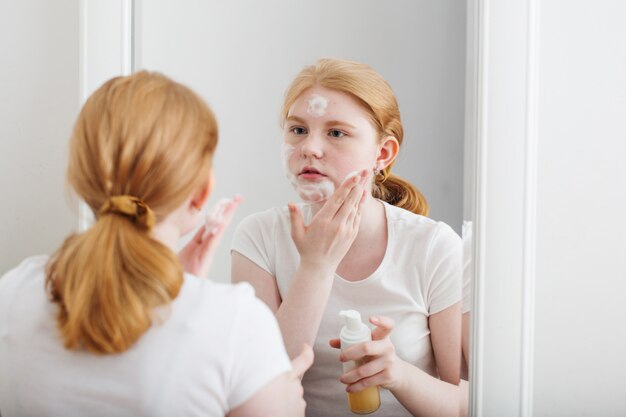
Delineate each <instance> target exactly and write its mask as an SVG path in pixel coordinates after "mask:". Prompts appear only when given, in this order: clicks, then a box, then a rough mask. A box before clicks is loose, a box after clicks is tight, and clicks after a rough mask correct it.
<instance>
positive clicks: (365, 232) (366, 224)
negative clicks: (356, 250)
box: [311, 194, 387, 246]
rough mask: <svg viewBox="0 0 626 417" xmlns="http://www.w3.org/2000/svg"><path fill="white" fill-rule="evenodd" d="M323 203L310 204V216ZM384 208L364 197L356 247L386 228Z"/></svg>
mask: <svg viewBox="0 0 626 417" xmlns="http://www.w3.org/2000/svg"><path fill="white" fill-rule="evenodd" d="M323 205H324V203H315V204H311V214H312V216H315V214H317V212H318V211H319V210H320V209H321V208H322V206H323ZM384 213H385V208H384V207H383V203H381V202H380V201H379V200H377V199H375V198H374V197H372V195H371V194H368V195H367V196H366V197H365V201H363V203H361V223H360V225H359V233H358V234H357V237H356V240H355V243H356V244H357V246H358V242H361V241H363V240H366V239H370V238H373V237H378V236H379V234H380V233H382V232H383V231H384V230H385V228H386V227H387V221H386V218H385V215H384Z"/></svg>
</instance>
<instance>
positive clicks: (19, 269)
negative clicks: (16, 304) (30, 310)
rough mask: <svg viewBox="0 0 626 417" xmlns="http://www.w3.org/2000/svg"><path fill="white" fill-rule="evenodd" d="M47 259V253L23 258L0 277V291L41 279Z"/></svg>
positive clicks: (48, 258)
mask: <svg viewBox="0 0 626 417" xmlns="http://www.w3.org/2000/svg"><path fill="white" fill-rule="evenodd" d="M49 260H50V257H49V256H48V255H37V256H31V257H29V258H26V259H24V260H23V261H22V262H21V263H20V264H19V265H18V266H16V267H15V268H13V269H11V270H10V271H8V272H7V273H6V274H4V275H3V276H2V277H1V278H0V293H4V292H6V291H9V290H10V289H13V290H15V289H16V288H17V286H20V285H25V284H26V283H29V282H32V281H34V280H36V281H41V280H43V277H44V276H45V270H46V264H47V263H48V261H49Z"/></svg>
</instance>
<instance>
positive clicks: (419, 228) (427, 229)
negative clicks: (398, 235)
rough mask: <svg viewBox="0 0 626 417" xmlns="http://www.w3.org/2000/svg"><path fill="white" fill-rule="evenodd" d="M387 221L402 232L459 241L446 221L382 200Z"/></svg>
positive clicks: (458, 237)
mask: <svg viewBox="0 0 626 417" xmlns="http://www.w3.org/2000/svg"><path fill="white" fill-rule="evenodd" d="M383 204H384V206H385V211H386V214H387V221H388V222H390V223H391V225H392V226H394V227H395V229H397V230H400V231H402V232H404V233H420V234H422V235H426V236H430V237H433V238H435V237H436V238H438V239H443V240H446V241H457V240H458V241H460V239H461V238H460V236H459V235H458V234H457V233H456V232H455V231H454V230H453V229H452V228H451V227H450V226H449V225H448V224H446V223H444V222H442V221H437V220H433V219H431V218H429V217H425V216H421V215H419V214H415V213H412V212H410V211H408V210H405V209H403V208H400V207H396V206H392V205H391V204H388V203H385V202H383Z"/></svg>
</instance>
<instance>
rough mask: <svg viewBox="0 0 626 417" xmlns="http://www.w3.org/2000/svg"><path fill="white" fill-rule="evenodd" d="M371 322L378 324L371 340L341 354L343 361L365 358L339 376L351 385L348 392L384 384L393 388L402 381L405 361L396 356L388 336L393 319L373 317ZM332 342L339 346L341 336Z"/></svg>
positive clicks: (391, 328) (383, 385)
mask: <svg viewBox="0 0 626 417" xmlns="http://www.w3.org/2000/svg"><path fill="white" fill-rule="evenodd" d="M370 323H372V324H373V325H375V326H376V328H375V329H374V330H372V341H370V342H365V343H360V344H356V345H353V346H350V347H349V348H347V349H344V350H343V351H342V352H341V354H340V355H339V359H340V360H341V361H342V362H346V361H363V362H364V363H363V364H362V365H361V366H359V367H357V368H355V369H352V370H350V371H348V372H346V373H344V374H343V375H341V377H340V378H339V380H340V381H341V382H342V383H344V384H346V385H348V386H347V388H346V391H348V392H357V391H361V390H363V389H365V388H367V387H371V386H377V385H378V386H382V387H383V388H386V389H389V390H393V389H395V388H396V387H397V386H398V385H399V384H401V383H402V362H403V361H402V360H401V359H400V358H398V356H397V355H396V349H395V347H394V345H393V343H392V342H391V339H390V338H389V335H390V334H391V332H392V330H393V327H394V322H393V320H392V319H390V318H389V317H385V316H372V317H370ZM330 345H331V346H332V347H334V348H340V341H339V339H331V340H330Z"/></svg>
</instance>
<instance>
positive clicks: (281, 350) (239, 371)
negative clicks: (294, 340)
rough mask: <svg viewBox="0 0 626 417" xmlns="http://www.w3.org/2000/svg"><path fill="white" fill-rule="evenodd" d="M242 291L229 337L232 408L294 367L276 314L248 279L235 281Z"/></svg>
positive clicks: (229, 387) (238, 288)
mask: <svg viewBox="0 0 626 417" xmlns="http://www.w3.org/2000/svg"><path fill="white" fill-rule="evenodd" d="M236 287H237V288H236V289H237V292H239V293H240V294H238V295H239V297H238V298H239V299H238V300H237V303H238V304H237V305H238V306H240V308H237V310H236V317H235V318H234V320H233V331H232V333H231V339H230V340H229V366H228V369H227V370H226V372H227V375H228V382H227V387H228V393H227V401H228V406H229V409H231V410H232V409H233V408H235V407H237V406H239V405H241V404H242V403H244V402H245V401H247V400H248V399H250V398H251V397H252V396H253V395H254V394H255V393H256V392H257V391H259V390H260V389H261V388H263V387H264V386H265V385H267V384H268V383H269V382H270V381H272V380H273V379H274V378H276V377H277V376H279V375H281V374H283V373H285V372H288V371H290V370H291V361H290V360H289V357H288V356H287V352H286V350H285V345H284V343H283V338H282V336H281V333H280V328H279V327H278V323H277V322H276V318H275V317H274V314H272V312H271V311H270V309H269V308H268V307H267V306H266V305H265V304H264V303H263V302H262V301H261V300H259V299H258V298H256V297H255V296H254V289H253V288H252V286H250V285H249V284H247V283H241V284H237V285H236Z"/></svg>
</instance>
